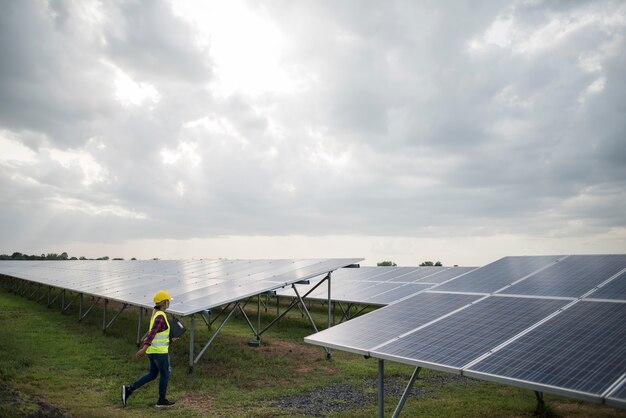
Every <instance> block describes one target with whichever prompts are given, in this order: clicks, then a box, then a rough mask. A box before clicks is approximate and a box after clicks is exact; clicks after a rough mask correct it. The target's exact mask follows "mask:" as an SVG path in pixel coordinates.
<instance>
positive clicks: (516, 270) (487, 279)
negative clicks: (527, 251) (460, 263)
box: [437, 256, 561, 293]
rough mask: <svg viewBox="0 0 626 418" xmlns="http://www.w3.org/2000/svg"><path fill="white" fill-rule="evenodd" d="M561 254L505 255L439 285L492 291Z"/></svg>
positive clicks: (441, 288) (442, 287) (461, 289)
mask: <svg viewBox="0 0 626 418" xmlns="http://www.w3.org/2000/svg"><path fill="white" fill-rule="evenodd" d="M559 258H561V257H559V256H534V257H504V258H502V259H500V260H498V261H496V262H494V263H491V264H489V265H487V266H485V267H481V268H480V269H477V270H474V271H472V272H470V273H467V274H465V275H463V276H461V278H462V279H455V280H452V281H450V282H448V283H444V284H442V285H441V286H439V287H437V290H447V291H453V292H482V293H492V292H495V291H496V290H499V289H501V288H503V287H504V286H506V285H509V284H511V283H513V282H515V281H517V280H519V279H521V278H523V277H524V276H527V275H529V274H531V273H533V272H535V271H537V270H539V269H541V268H544V267H547V266H549V265H551V264H552V263H554V262H555V261H557V260H558V259H559Z"/></svg>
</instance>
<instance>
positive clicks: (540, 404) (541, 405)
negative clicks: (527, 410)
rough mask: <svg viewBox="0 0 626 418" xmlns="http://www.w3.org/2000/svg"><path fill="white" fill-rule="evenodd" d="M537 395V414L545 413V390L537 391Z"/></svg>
mask: <svg viewBox="0 0 626 418" xmlns="http://www.w3.org/2000/svg"><path fill="white" fill-rule="evenodd" d="M535 396H536V397H537V409H536V410H535V414H537V415H543V412H544V409H545V407H546V404H545V402H544V401H543V392H539V391H535Z"/></svg>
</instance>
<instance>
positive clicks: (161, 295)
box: [152, 290, 174, 304]
mask: <svg viewBox="0 0 626 418" xmlns="http://www.w3.org/2000/svg"><path fill="white" fill-rule="evenodd" d="M152 300H153V301H154V303H157V304H158V303H161V302H163V301H164V300H174V299H172V297H171V296H170V294H169V293H167V292H166V291H165V290H159V291H158V292H156V293H155V294H154V298H152Z"/></svg>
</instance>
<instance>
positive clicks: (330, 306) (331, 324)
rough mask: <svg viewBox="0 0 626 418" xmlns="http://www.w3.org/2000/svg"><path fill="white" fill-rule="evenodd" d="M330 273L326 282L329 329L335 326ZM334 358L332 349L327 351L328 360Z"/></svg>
mask: <svg viewBox="0 0 626 418" xmlns="http://www.w3.org/2000/svg"><path fill="white" fill-rule="evenodd" d="M330 275H331V274H330V273H328V275H327V276H326V280H328V328H330V327H332V326H333V306H332V302H331V294H330ZM331 357H332V354H331V351H330V348H329V349H327V350H326V360H330V358H331Z"/></svg>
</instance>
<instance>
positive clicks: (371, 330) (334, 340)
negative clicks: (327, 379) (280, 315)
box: [305, 293, 480, 354]
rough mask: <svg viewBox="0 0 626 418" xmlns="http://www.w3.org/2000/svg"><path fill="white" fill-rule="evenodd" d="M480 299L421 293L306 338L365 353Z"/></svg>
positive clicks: (326, 344) (329, 345)
mask: <svg viewBox="0 0 626 418" xmlns="http://www.w3.org/2000/svg"><path fill="white" fill-rule="evenodd" d="M479 298H480V296H476V295H455V294H443V293H420V294H418V295H416V296H414V297H412V298H410V299H406V300H404V301H400V302H397V303H394V304H393V305H389V306H387V307H384V308H381V309H378V310H377V311H375V313H376V315H373V314H368V315H365V316H361V317H358V318H355V319H351V320H350V321H348V322H347V323H344V324H340V325H337V326H335V327H332V328H330V329H327V330H324V331H322V332H319V333H317V334H314V335H311V336H309V337H307V338H305V341H306V342H309V343H312V344H317V345H322V346H327V347H337V348H341V349H345V350H347V351H352V352H355V353H360V354H365V353H367V352H369V351H370V350H371V349H372V348H374V347H376V346H378V345H380V344H383V343H385V342H387V341H390V340H391V339H393V338H395V337H397V336H399V335H402V334H404V333H407V332H410V331H412V330H414V329H415V328H417V327H420V326H423V325H425V324H427V323H429V322H430V321H433V320H435V319H437V318H440V317H441V316H443V315H446V314H448V313H450V312H452V311H454V310H455V309H459V308H462V307H464V306H467V305H469V304H471V303H472V302H475V301H476V300H477V299H479Z"/></svg>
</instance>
